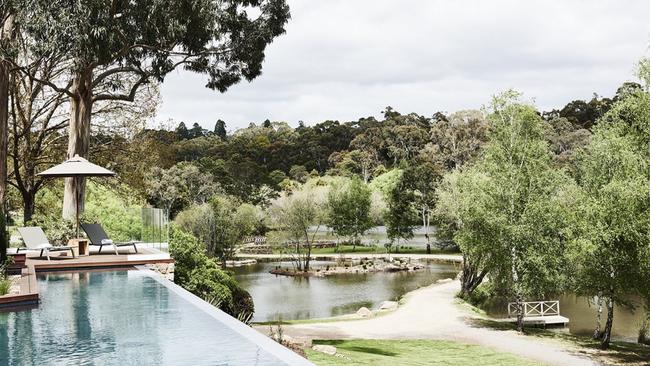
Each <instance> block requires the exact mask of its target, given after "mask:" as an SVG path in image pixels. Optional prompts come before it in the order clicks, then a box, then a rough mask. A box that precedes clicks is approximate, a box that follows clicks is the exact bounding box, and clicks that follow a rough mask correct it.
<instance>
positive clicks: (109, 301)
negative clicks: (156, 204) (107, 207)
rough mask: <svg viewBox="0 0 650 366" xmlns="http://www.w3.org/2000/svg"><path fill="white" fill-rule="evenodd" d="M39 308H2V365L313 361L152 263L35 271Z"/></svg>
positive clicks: (240, 365)
mask: <svg viewBox="0 0 650 366" xmlns="http://www.w3.org/2000/svg"><path fill="white" fill-rule="evenodd" d="M38 287H39V292H40V300H41V303H40V305H39V306H38V307H37V308H34V309H31V310H25V311H19V312H4V313H0V365H120V366H125V365H224V366H225V365H232V366H249V365H259V366H267V365H311V363H310V362H308V361H307V360H305V359H303V358H301V357H299V356H298V355H296V354H294V353H293V352H291V351H290V350H288V349H286V348H284V347H282V346H280V345H279V344H277V343H275V342H274V341H273V340H271V339H269V338H267V337H266V336H264V335H262V334H260V333H257V332H256V331H255V330H253V329H252V328H250V327H248V326H246V325H244V324H242V323H240V322H238V321H237V320H235V319H234V318H232V317H230V316H228V315H226V314H225V313H223V312H221V311H220V310H218V309H215V308H214V307H212V306H210V305H209V304H207V303H205V302H203V301H202V300H200V299H199V298H197V297H196V296H194V295H192V294H190V293H189V292H187V291H185V290H184V289H182V288H180V287H179V286H176V285H174V284H172V283H171V282H169V281H166V280H164V279H162V278H159V277H158V276H157V275H155V274H153V273H152V272H150V271H147V270H128V271H127V270H119V271H114V270H111V271H90V272H75V273H56V272H54V273H48V274H39V275H38Z"/></svg>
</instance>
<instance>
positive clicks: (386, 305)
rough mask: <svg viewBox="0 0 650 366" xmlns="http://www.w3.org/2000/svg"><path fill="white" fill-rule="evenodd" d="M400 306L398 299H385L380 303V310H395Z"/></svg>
mask: <svg viewBox="0 0 650 366" xmlns="http://www.w3.org/2000/svg"><path fill="white" fill-rule="evenodd" d="M398 306H399V304H398V303H397V301H384V302H382V303H381V304H380V305H379V310H395V309H397V307H398Z"/></svg>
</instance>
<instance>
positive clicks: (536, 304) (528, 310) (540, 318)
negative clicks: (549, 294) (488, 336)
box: [503, 300, 569, 327]
mask: <svg viewBox="0 0 650 366" xmlns="http://www.w3.org/2000/svg"><path fill="white" fill-rule="evenodd" d="M521 305H522V308H521V309H522V310H523V315H524V324H531V325H542V326H544V327H546V326H547V325H563V326H566V325H567V324H569V318H567V317H564V316H562V315H560V302H559V301H558V300H554V301H526V302H522V303H521ZM503 320H504V321H506V322H510V323H512V322H517V304H516V303H513V302H511V303H509V304H508V318H506V319H503Z"/></svg>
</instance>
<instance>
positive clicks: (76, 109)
mask: <svg viewBox="0 0 650 366" xmlns="http://www.w3.org/2000/svg"><path fill="white" fill-rule="evenodd" d="M91 84H92V72H89V71H84V72H79V73H78V74H77V75H75V77H74V80H73V83H72V88H71V91H72V94H73V96H72V97H71V98H70V132H69V136H68V159H69V158H72V157H74V156H75V155H79V156H81V157H87V156H88V149H89V147H90V115H91V112H92V85H91ZM77 185H79V187H77ZM85 190H86V181H85V179H84V178H79V179H74V178H66V179H65V193H64V196H63V218H64V219H74V218H75V214H76V212H77V207H78V209H79V213H80V214H81V213H82V212H83V211H84V197H85V193H86V192H85ZM77 192H78V195H77V194H76V193H77ZM77 200H79V202H77Z"/></svg>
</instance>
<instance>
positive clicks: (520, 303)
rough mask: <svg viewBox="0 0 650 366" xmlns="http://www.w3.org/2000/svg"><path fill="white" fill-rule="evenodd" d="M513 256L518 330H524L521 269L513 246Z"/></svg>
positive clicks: (513, 281) (513, 280) (513, 282)
mask: <svg viewBox="0 0 650 366" xmlns="http://www.w3.org/2000/svg"><path fill="white" fill-rule="evenodd" d="M510 252H511V256H512V268H511V270H512V284H513V288H514V292H515V308H516V309H517V331H518V332H520V333H521V332H523V331H524V304H523V298H522V296H521V291H520V289H519V270H518V269H517V262H518V260H517V249H516V248H515V247H512V249H511V251H510Z"/></svg>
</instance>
